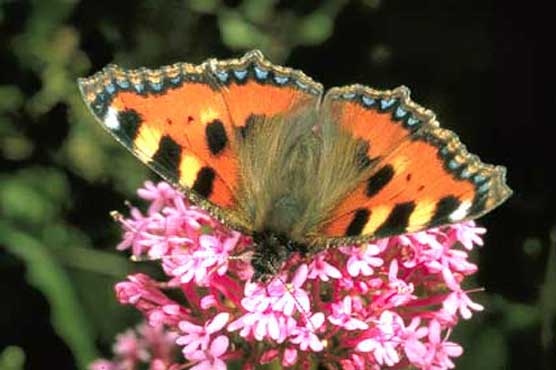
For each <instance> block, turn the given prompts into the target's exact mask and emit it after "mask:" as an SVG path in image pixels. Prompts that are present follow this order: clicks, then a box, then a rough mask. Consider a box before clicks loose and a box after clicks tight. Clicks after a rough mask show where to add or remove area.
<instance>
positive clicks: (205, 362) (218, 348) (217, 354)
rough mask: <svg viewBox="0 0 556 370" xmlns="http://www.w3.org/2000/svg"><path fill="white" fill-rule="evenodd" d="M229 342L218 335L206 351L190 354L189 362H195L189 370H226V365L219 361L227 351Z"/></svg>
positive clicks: (223, 336)
mask: <svg viewBox="0 0 556 370" xmlns="http://www.w3.org/2000/svg"><path fill="white" fill-rule="evenodd" d="M229 344H230V340H229V339H228V337H226V336H225V335H220V336H219V337H217V338H216V339H215V340H213V341H212V343H210V346H209V348H208V349H207V350H199V351H195V352H193V353H191V354H190V356H189V357H188V358H189V360H191V361H194V362H196V365H195V366H193V367H192V368H191V369H190V370H226V369H227V366H226V363H225V362H224V361H223V360H222V359H221V357H222V355H223V354H224V353H226V351H227V350H228V346H229Z"/></svg>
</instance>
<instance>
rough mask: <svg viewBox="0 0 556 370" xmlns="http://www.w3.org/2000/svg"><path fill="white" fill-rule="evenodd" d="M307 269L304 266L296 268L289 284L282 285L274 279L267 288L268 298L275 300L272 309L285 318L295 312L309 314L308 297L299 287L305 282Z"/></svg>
mask: <svg viewBox="0 0 556 370" xmlns="http://www.w3.org/2000/svg"><path fill="white" fill-rule="evenodd" d="M307 272H308V268H307V265H306V264H302V265H301V266H299V267H298V269H297V271H296V272H295V275H294V277H293V279H292V281H291V283H289V284H284V283H283V282H282V281H280V280H279V279H275V280H274V281H273V282H272V283H270V284H269V286H268V288H267V289H268V292H269V294H270V296H272V297H275V298H276V299H275V300H274V301H273V302H272V309H273V310H275V311H280V312H283V313H284V314H285V315H286V316H291V315H292V314H293V313H294V312H295V310H301V312H303V313H306V312H309V307H310V303H309V295H308V294H307V292H306V291H305V290H303V289H302V288H301V287H302V286H303V284H304V283H305V281H306V280H307Z"/></svg>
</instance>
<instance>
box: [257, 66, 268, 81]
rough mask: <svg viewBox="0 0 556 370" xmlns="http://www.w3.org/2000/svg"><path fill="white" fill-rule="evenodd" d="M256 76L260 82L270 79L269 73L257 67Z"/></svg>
mask: <svg viewBox="0 0 556 370" xmlns="http://www.w3.org/2000/svg"><path fill="white" fill-rule="evenodd" d="M255 75H256V76H257V78H258V79H259V80H265V79H266V78H267V77H268V71H267V70H266V69H261V68H259V67H257V66H255Z"/></svg>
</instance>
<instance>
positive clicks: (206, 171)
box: [191, 167, 216, 198]
mask: <svg viewBox="0 0 556 370" xmlns="http://www.w3.org/2000/svg"><path fill="white" fill-rule="evenodd" d="M215 176H216V174H215V173H214V170H213V169H212V168H210V167H202V168H201V169H200V170H199V172H197V178H196V179H195V182H194V183H193V186H192V187H191V189H192V190H193V191H195V192H196V193H198V194H199V195H201V196H203V197H205V198H208V197H209V196H210V195H211V194H212V188H213V185H214V178H215Z"/></svg>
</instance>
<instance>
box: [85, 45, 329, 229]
mask: <svg viewBox="0 0 556 370" xmlns="http://www.w3.org/2000/svg"><path fill="white" fill-rule="evenodd" d="M79 87H80V90H81V92H82V95H83V98H84V100H85V102H86V103H87V106H88V107H89V109H90V110H91V112H92V113H93V114H94V116H95V117H96V118H97V120H98V121H99V122H100V123H101V125H102V126H103V127H104V128H105V129H107V130H108V131H109V132H110V133H111V134H112V135H113V136H114V137H115V138H116V139H117V140H118V141H119V142H120V143H122V144H123V145H124V146H125V147H126V148H128V149H129V150H131V151H132V152H133V153H134V154H135V155H136V156H137V157H138V158H139V159H140V160H141V161H143V162H144V163H146V164H147V165H149V166H150V167H151V168H153V169H154V170H155V171H156V172H158V173H159V174H160V175H161V176H163V177H164V178H165V179H166V180H167V181H169V182H171V183H173V184H175V185H178V186H179V187H180V188H181V189H182V190H184V192H185V193H186V194H187V195H188V196H189V198H190V199H192V200H193V201H194V202H195V203H197V204H198V205H200V206H201V207H203V208H205V209H206V210H208V211H209V212H210V213H212V214H213V215H214V216H216V217H218V218H219V219H221V220H222V221H224V222H226V223H227V224H228V225H229V226H232V227H235V228H238V229H240V230H243V231H246V232H250V231H252V230H251V225H250V223H249V220H248V219H247V218H246V217H245V215H243V214H242V212H241V207H239V206H238V204H237V198H238V197H237V194H238V192H240V184H239V183H240V178H241V176H240V175H239V172H240V169H239V168H238V167H239V165H240V164H239V163H238V155H237V145H238V143H237V142H236V138H237V137H238V132H239V133H240V134H241V130H244V129H245V126H246V124H247V123H248V122H258V121H261V120H253V119H250V118H252V117H258V118H261V117H263V118H265V117H266V118H272V117H273V116H275V115H281V114H285V113H287V112H288V111H289V110H290V109H292V107H295V106H300V105H305V104H312V105H316V102H317V101H318V100H319V97H320V94H321V90H322V88H321V86H320V84H318V83H316V82H314V81H312V80H311V79H310V78H308V77H307V76H305V75H304V74H303V73H301V72H299V71H294V70H291V69H288V68H283V67H278V66H273V65H272V64H270V63H269V62H268V61H266V60H265V59H264V57H263V56H262V54H261V53H260V52H259V51H253V52H250V53H247V54H246V55H245V56H244V57H242V58H240V59H232V60H225V61H216V60H209V61H207V62H205V63H203V64H200V65H192V64H187V63H178V64H175V65H172V66H166V67H162V68H160V69H157V70H149V69H146V68H140V69H137V70H125V69H122V68H119V67H117V66H112V65H111V66H108V67H106V68H105V69H104V70H102V71H101V72H98V73H97V74H95V75H93V76H92V77H89V78H86V79H80V80H79Z"/></svg>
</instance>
